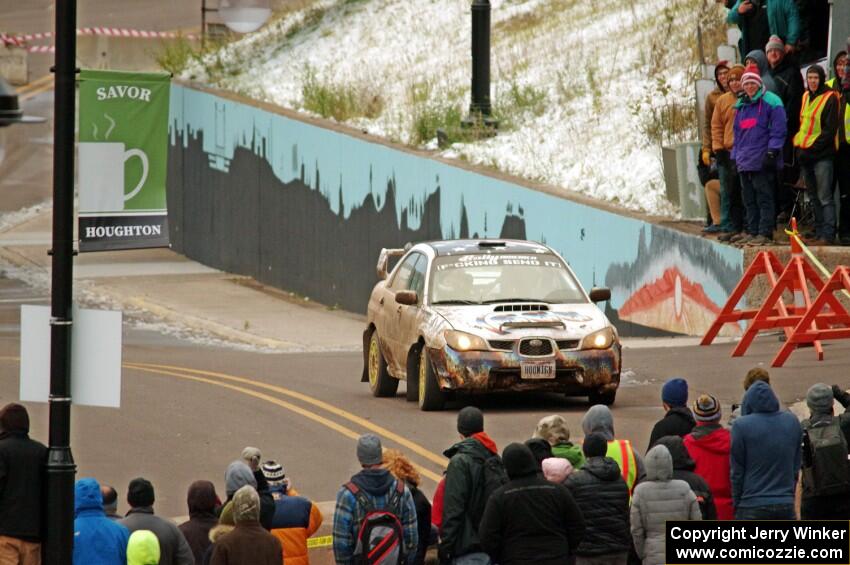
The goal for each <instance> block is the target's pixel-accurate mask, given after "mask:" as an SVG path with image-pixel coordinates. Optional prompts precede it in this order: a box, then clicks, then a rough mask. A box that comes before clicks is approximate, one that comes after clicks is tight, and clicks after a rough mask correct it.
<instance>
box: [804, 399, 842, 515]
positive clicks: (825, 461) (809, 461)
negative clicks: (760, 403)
mask: <svg viewBox="0 0 850 565" xmlns="http://www.w3.org/2000/svg"><path fill="white" fill-rule="evenodd" d="M833 399H835V400H838V401H839V402H840V403H841V404H842V405H843V406H844V407H845V408H846V407H847V406H850V394H847V392H846V391H843V390H841V389H840V388H839V387H838V386H837V385H833V386H832V387H829V386H827V385H825V384H823V383H817V384H815V385H812V387H811V388H810V389H809V390H808V392H807V393H806V405H807V406H808V407H809V417H808V418H807V419H805V420H803V422H802V426H803V473H802V477H803V480H802V487H803V494H802V500H801V505H800V518H801V519H803V520H850V465H848V461H847V454H848V452H850V449H848V445H850V413H848V412H845V413H844V414H841V415H840V416H834V415H833V413H832V405H833Z"/></svg>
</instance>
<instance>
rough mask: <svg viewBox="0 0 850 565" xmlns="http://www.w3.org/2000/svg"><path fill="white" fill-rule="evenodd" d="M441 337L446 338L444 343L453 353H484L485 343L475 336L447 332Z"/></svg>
mask: <svg viewBox="0 0 850 565" xmlns="http://www.w3.org/2000/svg"><path fill="white" fill-rule="evenodd" d="M443 337H445V338H446V343H448V344H449V347H451V348H452V349H454V350H455V351H486V350H487V349H489V347H487V342H486V341H484V340H483V339H481V338H480V337H478V336H477V335H472V334H468V333H466V332H459V331H456V330H447V331H446V332H445V333H444V334H443Z"/></svg>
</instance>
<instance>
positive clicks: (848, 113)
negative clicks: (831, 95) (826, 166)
mask: <svg viewBox="0 0 850 565" xmlns="http://www.w3.org/2000/svg"><path fill="white" fill-rule="evenodd" d="M840 101H841V100H840V99H839V102H840ZM844 142H845V143H850V100H848V101H847V102H845V103H844Z"/></svg>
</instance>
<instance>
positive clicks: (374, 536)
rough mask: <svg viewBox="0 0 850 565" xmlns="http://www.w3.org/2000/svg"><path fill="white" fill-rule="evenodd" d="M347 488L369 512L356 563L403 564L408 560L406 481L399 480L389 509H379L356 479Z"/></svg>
mask: <svg viewBox="0 0 850 565" xmlns="http://www.w3.org/2000/svg"><path fill="white" fill-rule="evenodd" d="M345 488H347V489H348V490H349V491H350V492H351V494H353V495H354V498H355V499H357V504H359V505H360V506H361V507H362V508H363V509H364V510H365V511H366V516H365V517H364V518H363V522H362V523H361V524H360V529H359V530H358V532H357V538H356V545H355V547H354V564H355V565H377V564H381V565H401V564H403V563H404V562H405V560H404V527H403V526H402V524H401V518H400V517H401V501H402V497H403V496H404V483H403V482H401V481H396V482H395V488H394V489H393V491H392V492H391V493H390V495H389V500H388V504H387V507H386V508H382V509H380V510H377V509H376V508H375V507H374V505H373V504H372V501H371V499H370V498H369V497H368V496H366V494H365V493H364V492H363V491H362V490H361V489H360V487H358V486H357V485H355V484H354V483H352V482H349V483H346V484H345Z"/></svg>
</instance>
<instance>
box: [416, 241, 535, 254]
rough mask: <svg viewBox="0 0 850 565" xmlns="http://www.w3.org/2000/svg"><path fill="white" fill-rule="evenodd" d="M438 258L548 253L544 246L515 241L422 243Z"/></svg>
mask: <svg viewBox="0 0 850 565" xmlns="http://www.w3.org/2000/svg"><path fill="white" fill-rule="evenodd" d="M424 245H427V246H428V247H430V248H431V249H433V250H434V253H435V254H436V255H437V256H438V257H443V256H447V255H468V254H470V253H493V254H516V253H550V252H551V250H550V249H549V248H548V247H546V246H545V245H541V244H540V243H535V242H533V241H523V240H517V239H448V240H444V241H429V242H426V243H424Z"/></svg>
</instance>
